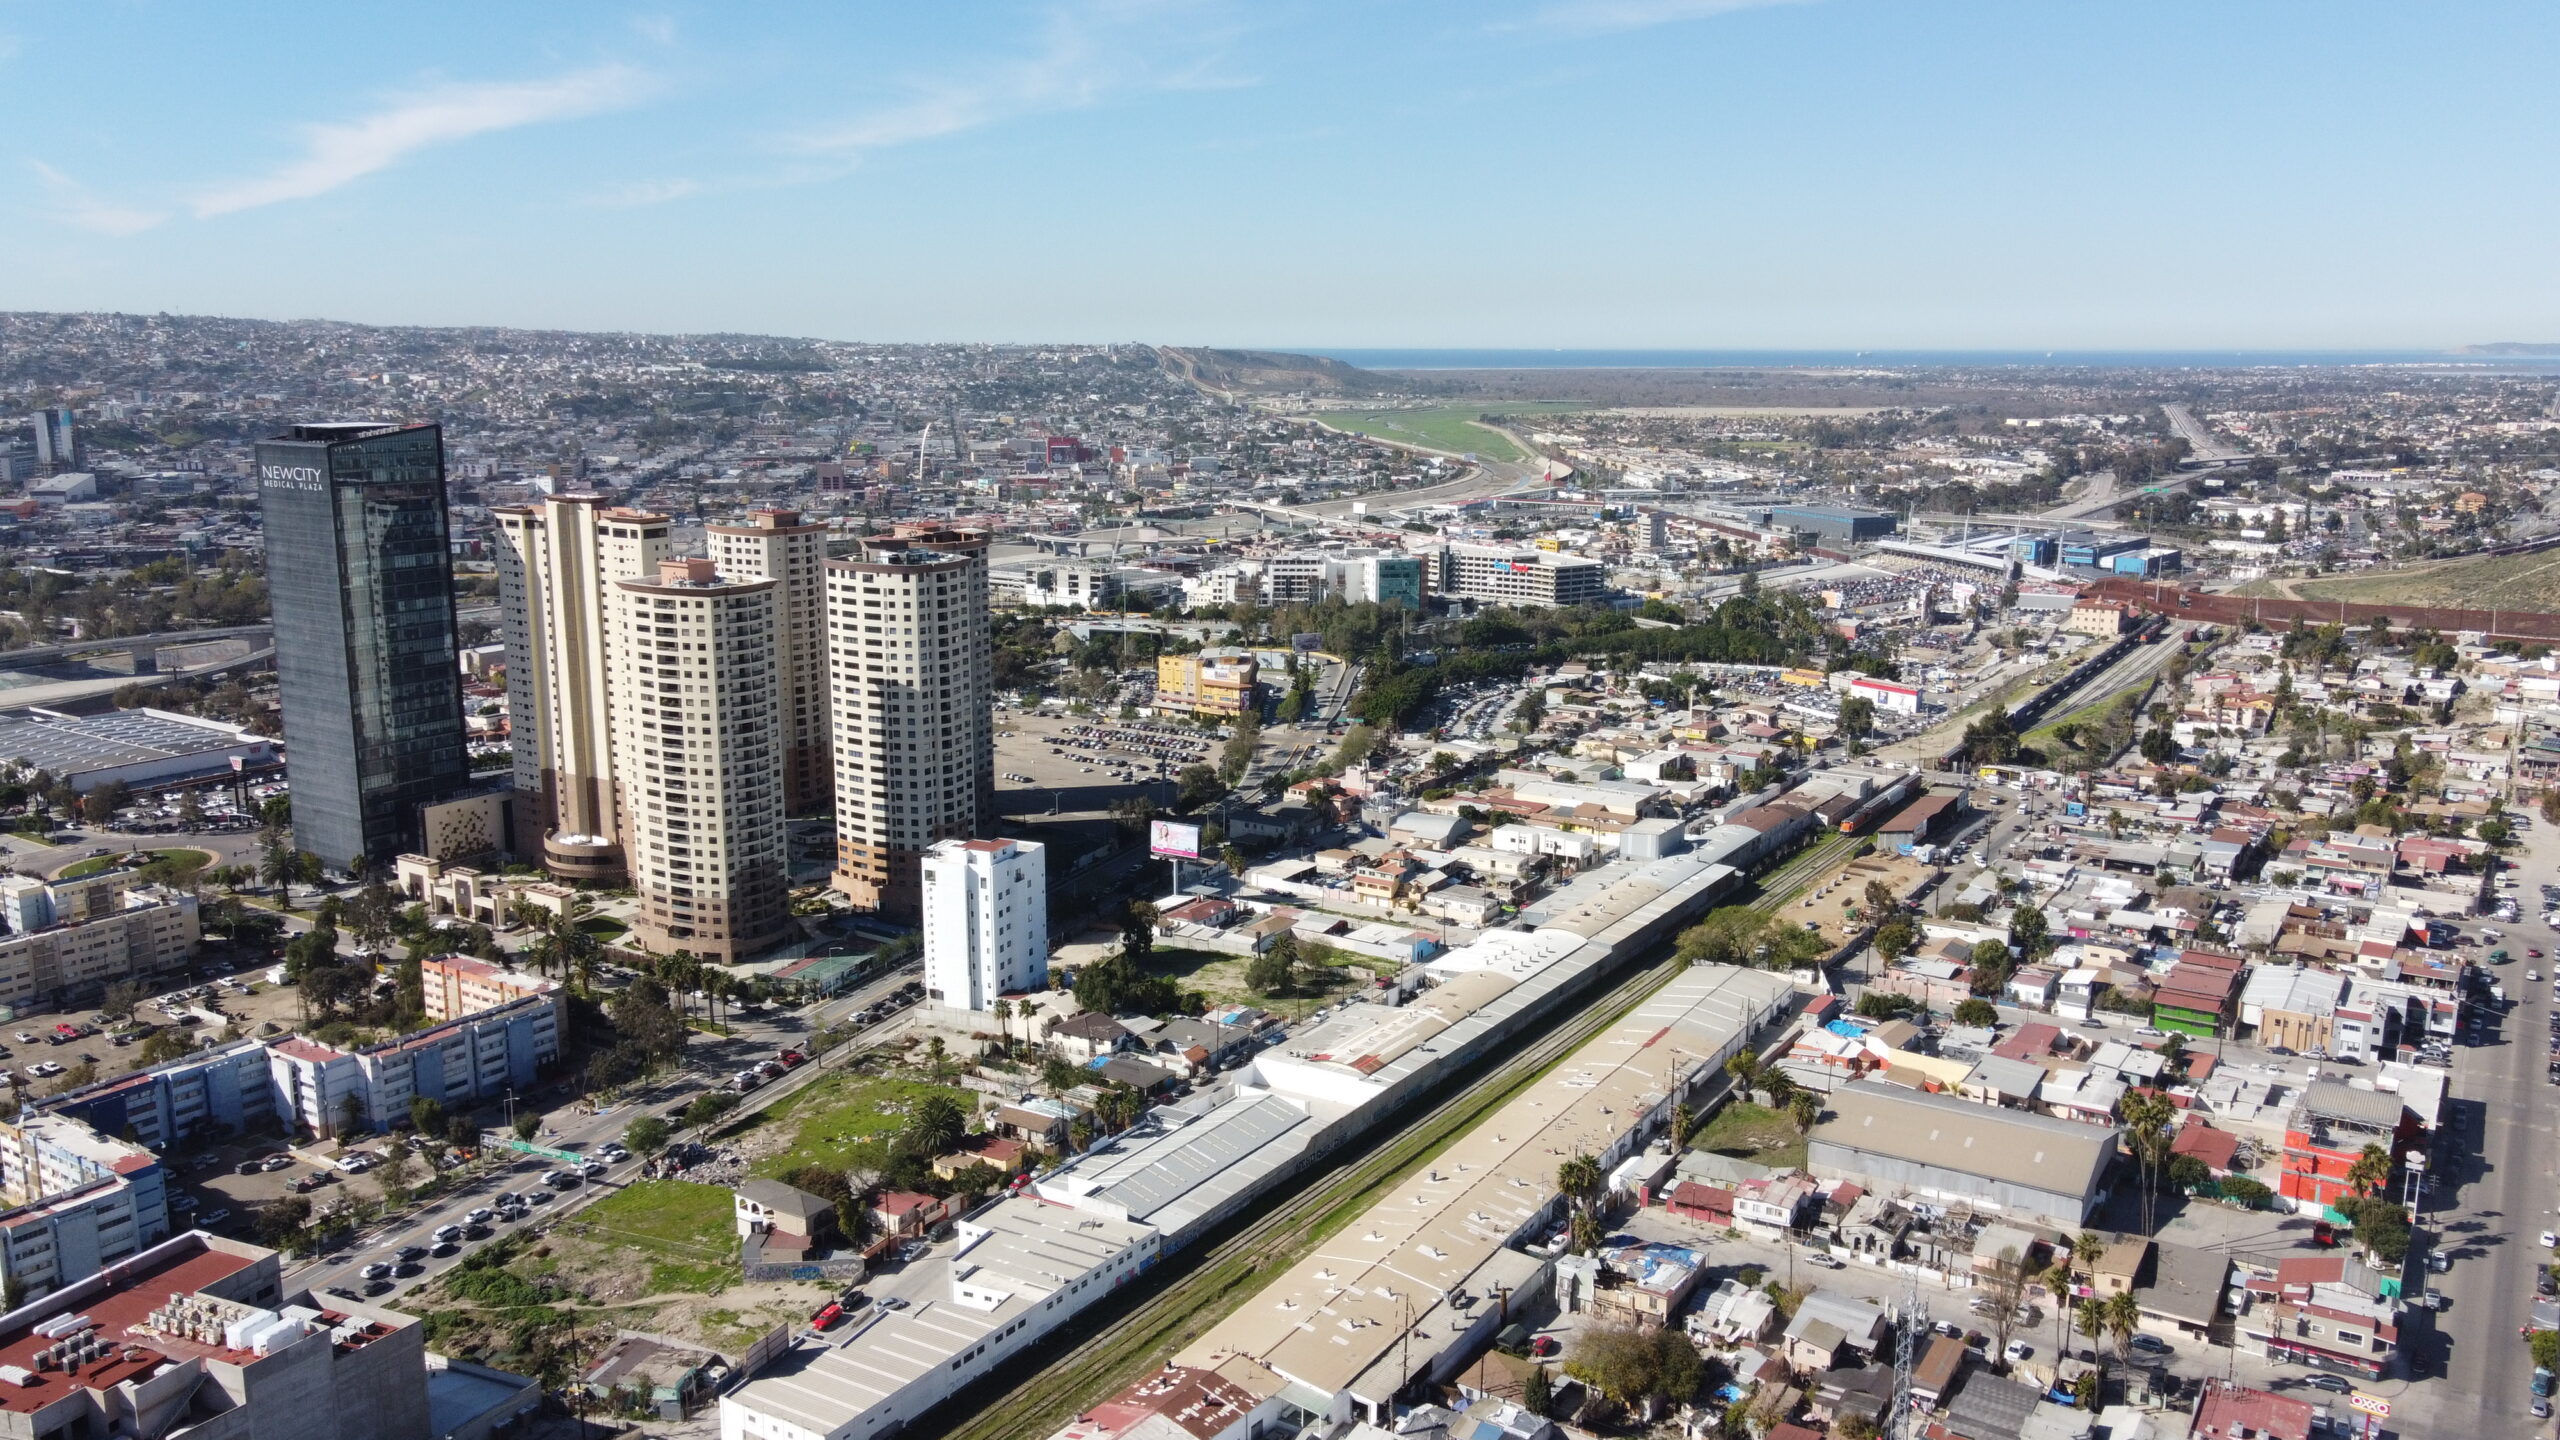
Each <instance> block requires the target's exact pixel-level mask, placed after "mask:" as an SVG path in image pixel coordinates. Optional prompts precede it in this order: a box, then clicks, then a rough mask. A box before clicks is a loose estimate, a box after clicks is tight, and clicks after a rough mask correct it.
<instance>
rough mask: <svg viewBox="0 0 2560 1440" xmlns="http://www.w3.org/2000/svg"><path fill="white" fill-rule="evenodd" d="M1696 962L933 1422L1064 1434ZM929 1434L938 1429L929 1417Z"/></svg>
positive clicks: (1062, 1331)
mask: <svg viewBox="0 0 2560 1440" xmlns="http://www.w3.org/2000/svg"><path fill="white" fill-rule="evenodd" d="M1855 847H1856V842H1855V841H1854V840H1852V839H1850V838H1849V837H1847V836H1844V835H1837V834H1833V835H1827V836H1825V837H1823V838H1822V839H1820V840H1817V841H1815V842H1814V843H1813V844H1812V845H1810V846H1808V847H1807V848H1806V849H1805V850H1803V851H1802V852H1800V853H1798V854H1796V855H1794V856H1792V857H1790V858H1789V859H1788V860H1787V861H1786V862H1785V863H1783V864H1781V865H1780V866H1778V868H1777V869H1775V870H1773V871H1771V872H1770V873H1769V875H1768V876H1767V877H1766V878H1765V879H1762V880H1760V881H1758V882H1756V885H1755V893H1754V894H1753V897H1752V901H1751V908H1752V909H1754V910H1757V911H1760V912H1761V913H1763V914H1768V913H1772V912H1774V911H1776V910H1777V909H1778V908H1779V907H1780V906H1783V905H1785V904H1786V903H1787V902H1788V901H1789V900H1792V899H1794V898H1795V897H1796V896H1797V895H1799V894H1801V893H1802V892H1803V891H1804V889H1805V888H1806V887H1807V886H1809V885H1811V884H1812V883H1813V881H1814V880H1815V879H1816V878H1817V877H1819V876H1820V875H1822V874H1823V873H1824V872H1825V871H1827V870H1829V869H1831V868H1833V867H1834V866H1836V865H1838V864H1840V863H1842V862H1844V861H1845V860H1846V859H1847V858H1848V857H1849V855H1851V854H1852V853H1854V851H1855ZM1684 968H1686V967H1685V966H1683V965H1682V964H1681V963H1680V962H1679V961H1678V960H1677V959H1676V958H1675V957H1674V953H1673V950H1672V947H1671V945H1670V944H1669V942H1666V943H1665V945H1664V947H1663V955H1662V957H1661V958H1660V959H1658V960H1656V961H1654V962H1653V963H1652V964H1649V965H1644V966H1642V967H1641V968H1639V969H1637V970H1636V971H1634V972H1633V973H1632V974H1630V975H1629V976H1627V978H1625V979H1624V980H1622V981H1620V982H1619V983H1618V984H1617V985H1615V986H1613V987H1611V988H1610V989H1609V990H1608V991H1607V992H1606V993H1605V994H1603V995H1601V996H1599V997H1597V998H1596V999H1594V1000H1593V1001H1592V1002H1591V1003H1590V1004H1588V1005H1586V1006H1584V1007H1583V1008H1582V1009H1581V1010H1580V1011H1578V1012H1576V1013H1575V1014H1574V1015H1572V1016H1570V1017H1568V1018H1566V1019H1564V1020H1562V1021H1560V1022H1558V1023H1557V1024H1556V1025H1555V1026H1554V1027H1553V1028H1552V1029H1550V1030H1548V1031H1547V1032H1546V1033H1545V1034H1544V1035H1542V1036H1540V1037H1539V1038H1537V1039H1536V1040H1534V1041H1532V1042H1530V1044H1529V1045H1528V1047H1527V1048H1526V1049H1525V1050H1523V1051H1521V1052H1519V1053H1517V1054H1515V1055H1514V1056H1513V1057H1512V1058H1511V1059H1509V1060H1507V1061H1505V1062H1503V1063H1502V1064H1501V1065H1499V1066H1497V1067H1496V1068H1495V1069H1493V1070H1492V1071H1490V1072H1489V1073H1487V1074H1484V1075H1482V1076H1479V1077H1477V1078H1476V1079H1474V1080H1472V1081H1462V1082H1452V1083H1453V1084H1455V1085H1456V1087H1457V1088H1456V1089H1455V1091H1454V1093H1452V1094H1451V1095H1450V1096H1449V1098H1447V1099H1445V1100H1443V1101H1442V1102H1441V1103H1440V1104H1439V1105H1437V1106H1435V1107H1433V1108H1431V1109H1428V1110H1424V1111H1421V1112H1420V1113H1419V1115H1418V1118H1417V1119H1416V1120H1415V1121H1413V1122H1412V1123H1411V1124H1409V1125H1408V1126H1407V1127H1406V1128H1405V1129H1404V1130H1402V1131H1400V1132H1398V1133H1395V1134H1393V1135H1390V1136H1387V1137H1384V1138H1383V1139H1382V1140H1381V1141H1380V1142H1379V1143H1378V1144H1377V1147H1376V1148H1375V1149H1371V1150H1368V1151H1366V1152H1365V1153H1361V1152H1360V1151H1359V1147H1358V1146H1357V1145H1356V1144H1355V1145H1347V1146H1345V1147H1344V1149H1345V1150H1346V1151H1349V1152H1352V1153H1350V1154H1346V1156H1345V1157H1344V1159H1343V1160H1342V1161H1340V1162H1339V1163H1337V1164H1334V1165H1333V1166H1331V1167H1330V1168H1328V1169H1326V1170H1324V1171H1322V1172H1320V1173H1319V1174H1318V1175H1317V1176H1316V1177H1315V1178H1314V1179H1313V1180H1312V1181H1311V1183H1308V1184H1306V1185H1305V1187H1304V1188H1302V1189H1301V1190H1300V1191H1299V1192H1298V1193H1297V1194H1295V1195H1292V1196H1289V1197H1288V1198H1286V1199H1283V1200H1281V1201H1280V1202H1279V1203H1277V1204H1276V1205H1274V1206H1273V1207H1272V1208H1271V1209H1270V1210H1269V1211H1267V1212H1265V1213H1264V1214H1263V1215H1262V1216H1261V1217H1259V1218H1258V1219H1255V1220H1253V1221H1251V1222H1249V1223H1247V1224H1246V1225H1245V1226H1244V1228H1242V1229H1241V1230H1238V1231H1236V1232H1235V1233H1233V1234H1231V1235H1229V1236H1227V1237H1226V1238H1224V1239H1222V1240H1219V1241H1217V1242H1215V1243H1214V1244H1211V1245H1209V1246H1208V1247H1206V1248H1205V1249H1201V1250H1197V1251H1193V1252H1190V1254H1189V1255H1188V1256H1187V1257H1176V1259H1175V1261H1174V1262H1173V1263H1175V1264H1187V1265H1188V1267H1189V1268H1188V1269H1186V1270H1185V1271H1184V1272H1183V1273H1182V1274H1180V1275H1179V1276H1176V1277H1175V1278H1173V1279H1171V1280H1170V1281H1168V1282H1166V1283H1165V1284H1164V1285H1163V1286H1162V1288H1160V1289H1157V1290H1155V1291H1153V1292H1152V1293H1150V1294H1148V1295H1146V1296H1144V1297H1133V1298H1132V1299H1130V1300H1128V1301H1126V1302H1123V1303H1121V1304H1120V1305H1118V1306H1116V1307H1115V1306H1114V1305H1113V1304H1112V1303H1111V1302H1105V1303H1104V1304H1103V1305H1101V1306H1097V1307H1095V1308H1094V1309H1093V1310H1090V1311H1087V1312H1086V1314H1085V1315H1084V1316H1081V1317H1078V1319H1077V1320H1074V1321H1070V1322H1068V1323H1067V1324H1066V1325H1064V1326H1061V1327H1060V1328H1059V1330H1058V1332H1057V1333H1056V1334H1055V1335H1054V1336H1053V1337H1052V1340H1051V1342H1050V1343H1049V1344H1048V1345H1045V1346H1044V1347H1043V1349H1044V1350H1047V1351H1049V1352H1050V1353H1053V1354H1056V1353H1061V1352H1063V1353H1062V1354H1061V1358H1059V1359H1057V1360H1055V1361H1052V1362H1050V1363H1049V1364H1047V1365H1045V1366H1042V1367H1041V1368H1039V1369H1038V1370H1036V1371H1033V1372H1031V1373H1028V1374H1020V1375H1016V1376H1010V1377H1005V1376H990V1377H989V1378H988V1379H987V1380H984V1381H981V1382H980V1383H979V1384H978V1385H976V1386H973V1387H971V1388H970V1389H968V1390H964V1391H962V1392H961V1393H960V1394H959V1395H957V1396H955V1397H953V1399H952V1400H950V1401H947V1402H945V1405H944V1407H943V1408H942V1409H941V1410H939V1411H936V1412H932V1413H930V1414H929V1415H928V1416H926V1417H923V1418H924V1419H930V1420H933V1421H935V1422H937V1423H936V1426H935V1429H936V1431H937V1433H940V1434H943V1435H947V1436H950V1437H952V1440H1020V1437H1032V1436H1043V1435H1047V1434H1050V1433H1051V1432H1053V1431H1055V1430H1056V1429H1057V1428H1058V1427H1059V1426H1061V1425H1063V1424H1065V1423H1066V1422H1067V1421H1068V1420H1070V1419H1072V1418H1073V1417H1074V1416H1076V1415H1078V1414H1080V1413H1082V1412H1083V1411H1084V1410H1086V1409H1089V1408H1091V1407H1092V1406H1093V1405H1094V1404H1096V1403H1098V1402H1100V1401H1102V1400H1104V1399H1106V1398H1108V1397H1109V1396H1110V1395H1112V1394H1113V1393H1115V1392H1116V1391H1118V1390H1119V1389H1120V1388H1121V1387H1122V1386H1125V1385H1127V1384H1128V1383H1129V1382H1130V1381H1131V1380H1133V1379H1135V1378H1137V1377H1138V1376H1139V1375H1140V1374H1142V1373H1144V1372H1145V1371H1147V1370H1150V1369H1153V1368H1154V1367H1156V1366H1158V1365H1161V1364H1162V1363H1163V1362H1164V1361H1165V1360H1166V1359H1167V1358H1168V1357H1170V1356H1171V1355H1172V1354H1173V1353H1174V1352H1176V1351H1178V1350H1180V1349H1181V1348H1182V1347H1183V1346H1184V1345H1186V1344H1189V1343H1190V1342H1191V1341H1192V1340H1194V1339H1196V1338H1198V1337H1199V1336H1200V1335H1202V1334H1204V1333H1206V1332H1207V1331H1208V1330H1209V1328H1210V1327H1211V1326H1213V1325H1215V1324H1216V1323H1217V1322H1218V1321H1220V1320H1221V1319H1224V1318H1225V1317H1226V1315H1227V1314H1228V1313H1229V1312H1230V1311H1232V1310H1233V1309H1234V1308H1235V1307H1236V1306H1237V1305H1239V1304H1241V1303H1243V1301H1244V1300H1245V1299H1246V1298H1247V1297H1248V1296H1249V1295H1250V1294H1251V1293H1252V1291H1253V1290H1254V1289H1256V1288H1258V1287H1259V1284H1260V1282H1261V1278H1262V1277H1263V1276H1264V1275H1265V1273H1266V1272H1267V1271H1270V1270H1275V1269H1278V1268H1281V1267H1285V1266H1287V1265H1290V1264H1294V1263H1296V1261H1297V1260H1298V1259H1299V1258H1301V1257H1302V1256H1303V1255H1304V1254H1305V1253H1306V1251H1307V1250H1308V1249H1309V1248H1310V1247H1312V1246H1313V1245H1314V1244H1315V1242H1317V1241H1319V1240H1322V1239H1323V1238H1324V1237H1325V1236H1327V1235H1330V1234H1332V1233H1333V1232H1334V1231H1335V1230H1337V1229H1339V1228H1341V1227H1342V1226H1343V1225H1345V1224H1347V1223H1349V1222H1350V1221H1351V1219H1352V1218H1353V1217H1355V1216H1356V1215H1358V1214H1359V1213H1361V1212H1362V1211H1364V1210H1366V1209H1367V1208H1368V1206H1369V1205H1370V1204H1371V1203H1372V1202H1373V1201H1374V1200H1375V1199H1376V1198H1377V1196H1378V1195H1379V1194H1381V1193H1382V1192H1384V1191H1385V1190H1386V1189H1388V1188H1389V1187H1390V1186H1392V1185H1394V1184H1395V1183H1396V1182H1397V1181H1399V1180H1401V1179H1402V1178H1404V1177H1405V1176H1406V1175H1408V1174H1410V1173H1411V1172H1412V1171H1413V1170H1414V1169H1415V1168H1416V1167H1418V1166H1420V1165H1422V1164H1423V1163H1425V1162H1426V1161H1428V1160H1429V1159H1430V1158H1431V1157H1432V1156H1433V1155H1436V1154H1438V1153H1439V1152H1440V1151H1441V1149H1443V1148H1444V1147H1446V1146H1447V1145H1448V1144H1449V1142H1450V1141H1452V1140H1453V1139H1455V1138H1456V1137H1458V1136H1459V1135H1462V1134H1464V1133H1465V1132H1466V1131H1468V1130H1470V1129H1472V1128H1474V1127H1475V1126H1476V1125H1477V1124H1478V1123H1479V1122H1481V1121H1482V1120H1484V1119H1485V1118H1486V1117H1487V1116H1489V1115H1491V1114H1492V1113H1493V1112H1494V1111H1495V1110H1497V1109H1499V1108H1501V1106H1503V1105H1504V1104H1506V1103H1508V1102H1509V1101H1510V1100H1511V1099H1512V1097H1514V1096H1516V1095H1518V1094H1519V1093H1520V1092H1521V1091H1522V1090H1524V1089H1526V1088H1527V1087H1528V1086H1529V1085H1530V1084H1531V1083H1532V1082H1534V1081H1535V1080H1536V1079H1537V1078H1538V1077H1539V1076H1541V1075H1543V1074H1545V1073H1546V1072H1547V1071H1548V1070H1549V1069H1550V1068H1552V1067H1553V1066H1554V1065H1556V1064H1557V1063H1558V1062H1560V1061H1562V1060H1563V1059H1564V1058H1565V1057H1566V1056H1569V1055H1571V1054H1572V1053H1573V1052H1574V1051H1576V1050H1578V1049H1580V1048H1581V1047H1582V1046H1583V1045H1584V1044H1585V1043H1587V1042H1588V1041H1590V1040H1591V1039H1592V1038H1593V1037H1594V1036H1596V1035H1598V1034H1599V1033H1600V1032H1601V1031H1603V1030H1605V1029H1607V1028H1608V1027H1609V1026H1610V1025H1612V1024H1615V1023H1616V1022H1617V1021H1618V1020H1619V1018H1620V1017H1622V1016H1624V1015H1626V1014H1627V1013H1628V1012H1629V1011H1631V1010H1633V1009H1635V1008H1636V1006H1637V1005H1639V1004H1641V1003H1643V1001H1644V1000H1645V999H1646V998H1647V997H1649V996H1651V995H1652V994H1653V992H1655V991H1656V990H1659V989H1661V988H1662V987H1663V986H1664V985H1666V984H1669V983H1670V981H1671V980H1672V978H1673V977H1674V976H1676V975H1678V974H1679V973H1680V972H1681V970H1683V969H1684ZM914 1428H916V1429H917V1430H918V1431H919V1432H922V1431H923V1430H924V1429H925V1428H926V1427H925V1426H924V1425H923V1424H922V1423H919V1424H918V1425H917V1426H916V1427H914Z"/></svg>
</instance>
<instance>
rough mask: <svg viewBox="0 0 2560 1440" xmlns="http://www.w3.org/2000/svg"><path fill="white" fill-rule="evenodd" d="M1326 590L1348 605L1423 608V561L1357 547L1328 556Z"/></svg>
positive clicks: (1325, 571)
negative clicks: (1345, 553) (1343, 553)
mask: <svg viewBox="0 0 2560 1440" xmlns="http://www.w3.org/2000/svg"><path fill="white" fill-rule="evenodd" d="M1324 585H1325V592H1326V594H1327V595H1328V596H1329V597H1330V598H1332V599H1335V600H1339V601H1341V602H1342V603H1343V604H1345V605H1360V604H1371V605H1401V606H1403V607H1404V608H1406V609H1408V610H1419V609H1421V608H1422V561H1421V560H1420V559H1418V558H1417V557H1415V556H1412V555H1380V554H1377V553H1374V552H1369V551H1359V550H1354V551H1352V552H1351V553H1349V554H1347V555H1330V556H1327V557H1325V565H1324Z"/></svg>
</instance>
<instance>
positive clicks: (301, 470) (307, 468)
mask: <svg viewBox="0 0 2560 1440" xmlns="http://www.w3.org/2000/svg"><path fill="white" fill-rule="evenodd" d="M258 484H259V485H260V486H261V487H263V488H265V489H268V490H321V489H326V488H327V486H328V482H327V480H326V478H325V477H324V476H322V475H321V473H320V467H319V466H317V465H261V466H259V467H258Z"/></svg>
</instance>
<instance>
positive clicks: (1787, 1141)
mask: <svg viewBox="0 0 2560 1440" xmlns="http://www.w3.org/2000/svg"><path fill="white" fill-rule="evenodd" d="M1689 1143H1690V1145H1691V1146H1693V1147H1695V1148H1697V1149H1700V1150H1706V1151H1711V1152H1713V1153H1715V1154H1718V1155H1730V1156H1733V1157H1734V1158H1736V1159H1739V1160H1748V1161H1750V1162H1752V1163H1753V1164H1755V1165H1772V1166H1776V1167H1777V1168H1779V1169H1782V1170H1784V1169H1800V1168H1802V1167H1803V1165H1804V1157H1805V1149H1806V1147H1805V1140H1804V1134H1803V1132H1801V1131H1799V1130H1797V1129H1796V1125H1795V1122H1794V1121H1792V1120H1790V1119H1788V1118H1787V1117H1786V1116H1784V1115H1781V1114H1779V1113H1778V1112H1777V1111H1775V1110H1771V1109H1769V1108H1767V1107H1766V1106H1761V1105H1754V1104H1752V1103H1751V1102H1750V1101H1748V1100H1736V1101H1734V1102H1733V1103H1731V1104H1729V1105H1727V1106H1725V1107H1724V1108H1723V1109H1722V1110H1719V1111H1717V1112H1716V1118H1714V1119H1713V1120H1710V1121H1708V1122H1707V1125H1706V1128H1705V1129H1703V1130H1700V1131H1699V1132H1698V1133H1697V1134H1696V1135H1695V1136H1694V1137H1692V1138H1691V1139H1690V1141H1689Z"/></svg>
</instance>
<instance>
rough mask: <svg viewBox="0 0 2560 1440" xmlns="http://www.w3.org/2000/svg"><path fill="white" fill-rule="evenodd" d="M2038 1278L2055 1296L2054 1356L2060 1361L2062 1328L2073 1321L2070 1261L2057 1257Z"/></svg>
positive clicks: (2066, 1258)
mask: <svg viewBox="0 0 2560 1440" xmlns="http://www.w3.org/2000/svg"><path fill="white" fill-rule="evenodd" d="M2038 1278H2040V1279H2042V1280H2043V1281H2044V1288H2045V1289H2046V1291H2048V1292H2049V1293H2050V1294H2051V1295H2052V1296H2053V1354H2054V1358H2055V1360H2056V1361H2059V1360H2060V1359H2061V1357H2062V1346H2063V1333H2062V1327H2063V1326H2064V1325H2066V1324H2069V1323H2070V1320H2071V1261H2070V1259H2069V1258H2068V1257H2057V1258H2056V1259H2055V1260H2054V1262H2053V1263H2052V1264H2051V1265H2049V1266H2047V1267H2046V1268H2045V1272H2044V1274H2043V1275H2042V1276H2040V1277H2038Z"/></svg>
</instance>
